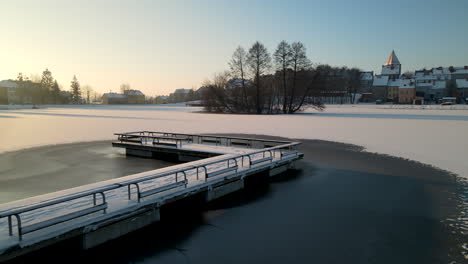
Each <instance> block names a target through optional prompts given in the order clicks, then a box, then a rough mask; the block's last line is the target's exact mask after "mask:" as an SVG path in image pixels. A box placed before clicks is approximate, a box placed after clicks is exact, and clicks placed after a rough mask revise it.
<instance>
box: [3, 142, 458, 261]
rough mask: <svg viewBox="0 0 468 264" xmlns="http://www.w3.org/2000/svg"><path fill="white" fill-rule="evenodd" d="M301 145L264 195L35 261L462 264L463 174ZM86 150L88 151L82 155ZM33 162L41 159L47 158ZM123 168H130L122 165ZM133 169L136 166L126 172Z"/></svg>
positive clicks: (242, 196) (348, 149)
mask: <svg viewBox="0 0 468 264" xmlns="http://www.w3.org/2000/svg"><path fill="white" fill-rule="evenodd" d="M237 136H238V135H237ZM242 136H245V135H242ZM259 137H262V138H265V137H266V136H259ZM301 142H302V143H303V145H302V146H301V151H302V152H303V153H304V154H305V157H304V160H303V161H301V162H299V163H298V170H295V171H291V172H290V173H288V174H285V175H283V177H282V178H281V179H279V180H275V181H273V182H271V183H270V184H269V185H267V186H263V188H260V189H256V190H246V191H243V192H239V193H236V194H234V195H231V196H229V197H227V198H225V199H222V200H219V201H217V202H216V203H212V204H210V205H209V206H207V207H203V206H202V207H200V208H187V210H184V212H180V211H179V212H173V214H172V217H169V218H166V219H162V221H161V222H160V223H159V224H157V225H152V226H150V227H148V228H145V229H143V230H141V231H139V232H135V233H133V234H131V235H129V236H126V237H123V238H122V239H119V240H116V241H113V242H112V243H110V244H107V245H104V246H101V247H98V248H96V249H93V250H90V251H86V252H76V251H73V250H72V249H70V248H60V250H57V248H51V249H50V251H49V253H47V251H43V252H42V253H41V254H36V255H34V256H30V259H29V260H31V259H35V260H37V259H39V258H40V259H41V260H44V261H46V262H57V263H58V262H65V261H66V262H75V261H76V262H91V261H94V260H97V259H101V261H105V262H106V263H130V262H131V263H154V262H158V263H187V262H190V263H204V264H206V263H241V262H246V263H284V262H291V263H306V262H317V263H450V261H456V263H462V262H463V260H464V258H465V256H466V253H463V248H462V247H463V241H467V239H466V238H467V236H466V234H463V233H462V230H461V229H460V227H463V225H465V226H466V223H463V221H462V220H459V218H462V217H463V216H462V211H463V207H461V206H463V202H464V201H463V199H464V197H463V191H466V185H463V183H461V182H459V179H458V178H457V177H456V176H454V175H453V174H450V173H448V172H446V171H443V170H440V169H437V168H434V167H431V166H428V165H424V164H421V163H418V162H414V161H408V160H405V159H401V158H396V157H391V156H386V155H379V154H373V153H368V152H365V151H362V148H361V147H358V146H354V145H346V144H341V143H334V142H327V141H319V140H301ZM85 144H89V143H85ZM77 145H80V144H77ZM62 146H64V145H62ZM88 147H89V146H88ZM102 147H103V148H105V146H104V145H102ZM45 148H48V147H45ZM49 148H51V147H49ZM86 148H87V147H86V146H85V145H83V148H81V149H82V150H83V151H84V153H86V152H87V151H86ZM67 149H68V150H69V151H71V149H72V148H67V147H65V148H64V149H63V152H61V154H60V156H67V155H66V153H67ZM75 149H76V148H75ZM42 151H45V150H42ZM116 151H117V150H116ZM59 152H60V151H59ZM42 153H44V152H42ZM104 153H107V154H102V155H101V154H98V155H95V156H93V160H94V162H97V163H99V162H102V161H100V159H104V157H105V156H106V155H108V154H109V153H108V152H107V151H104ZM76 155H80V154H79V153H76ZM85 156H86V155H85ZM31 157H34V155H32V156H31ZM35 157H36V158H37V159H40V155H35ZM56 157H58V156H56ZM100 157H101V158H100ZM0 160H3V159H2V156H0ZM59 160H60V159H59ZM145 161H152V160H145ZM121 162H125V161H124V160H122V159H119V161H118V163H121ZM37 166H38V167H41V164H38V165H37ZM44 166H45V167H50V166H51V164H48V165H47V163H44ZM133 166H136V164H127V167H133ZM136 167H139V166H136ZM87 169H92V168H87V167H86V166H83V167H82V169H81V172H82V173H83V174H86V172H87ZM64 170H65V171H62V175H63V174H64V173H65V172H66V169H64ZM57 179H59V178H57ZM465 201H466V200H465ZM465 218H466V216H465ZM449 219H452V220H449ZM57 252H60V253H57ZM464 254H465V255H464ZM70 256H73V257H70ZM23 260H24V259H23Z"/></svg>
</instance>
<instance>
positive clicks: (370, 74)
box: [361, 71, 374, 81]
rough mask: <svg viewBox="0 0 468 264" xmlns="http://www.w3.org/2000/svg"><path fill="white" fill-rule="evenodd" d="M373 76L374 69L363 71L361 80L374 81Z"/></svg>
mask: <svg viewBox="0 0 468 264" xmlns="http://www.w3.org/2000/svg"><path fill="white" fill-rule="evenodd" d="M373 78H374V72H373V71H370V72H361V80H362V81H372V79H373Z"/></svg>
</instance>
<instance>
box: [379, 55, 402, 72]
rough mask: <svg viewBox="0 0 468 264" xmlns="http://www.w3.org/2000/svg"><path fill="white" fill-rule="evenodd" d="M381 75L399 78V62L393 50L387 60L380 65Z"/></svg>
mask: <svg viewBox="0 0 468 264" xmlns="http://www.w3.org/2000/svg"><path fill="white" fill-rule="evenodd" d="M381 75H384V76H388V77H389V78H390V79H398V78H400V75H401V64H400V61H399V60H398V58H397V56H396V54H395V51H394V50H392V53H391V54H390V56H389V57H388V59H387V62H386V63H385V64H384V65H382V72H381Z"/></svg>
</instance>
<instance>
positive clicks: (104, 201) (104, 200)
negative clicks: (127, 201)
mask: <svg viewBox="0 0 468 264" xmlns="http://www.w3.org/2000/svg"><path fill="white" fill-rule="evenodd" d="M100 194H101V196H102V204H106V196H105V195H104V192H100ZM103 212H104V214H106V213H107V208H104V209H103Z"/></svg>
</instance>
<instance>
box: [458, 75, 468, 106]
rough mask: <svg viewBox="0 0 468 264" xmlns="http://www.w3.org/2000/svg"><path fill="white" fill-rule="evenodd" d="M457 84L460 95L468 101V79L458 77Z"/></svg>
mask: <svg viewBox="0 0 468 264" xmlns="http://www.w3.org/2000/svg"><path fill="white" fill-rule="evenodd" d="M456 84H457V92H458V95H459V96H460V97H461V98H462V99H463V100H464V101H465V102H468V79H457V80H456Z"/></svg>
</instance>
